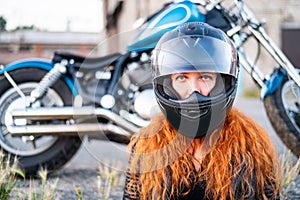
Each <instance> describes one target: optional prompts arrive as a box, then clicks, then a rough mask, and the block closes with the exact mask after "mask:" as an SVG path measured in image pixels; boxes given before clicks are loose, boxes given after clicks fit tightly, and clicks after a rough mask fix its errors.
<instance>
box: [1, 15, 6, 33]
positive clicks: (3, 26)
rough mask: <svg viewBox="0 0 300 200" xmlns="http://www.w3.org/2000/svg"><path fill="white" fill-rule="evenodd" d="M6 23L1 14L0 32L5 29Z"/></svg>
mask: <svg viewBox="0 0 300 200" xmlns="http://www.w3.org/2000/svg"><path fill="white" fill-rule="evenodd" d="M6 24H7V21H6V19H5V18H4V17H3V16H0V32H1V31H6Z"/></svg>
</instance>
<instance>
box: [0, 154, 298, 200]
mask: <svg viewBox="0 0 300 200" xmlns="http://www.w3.org/2000/svg"><path fill="white" fill-rule="evenodd" d="M8 160H9V159H8V158H7V159H5V158H4V156H3V153H1V152H0V164H1V168H0V199H1V200H6V199H9V196H10V193H11V192H12V191H13V190H14V192H17V194H18V197H15V196H14V199H20V200H52V199H60V198H59V195H58V194H57V191H56V189H57V183H58V178H57V179H50V180H48V179H47V171H46V170H41V171H40V172H39V183H40V184H38V186H37V183H36V182H35V183H34V181H33V180H30V187H29V190H26V191H24V190H23V191H21V190H19V189H18V188H17V187H16V183H17V182H18V180H20V179H17V178H16V177H17V175H19V176H23V177H25V176H24V174H23V173H22V172H21V171H20V170H18V169H17V162H16V161H15V162H14V163H13V165H9V163H8ZM280 160H281V167H282V170H283V173H284V177H283V180H282V188H281V197H283V199H284V197H285V196H286V191H287V188H288V186H289V185H290V184H291V183H292V182H293V181H294V179H295V177H297V176H298V175H299V173H300V158H299V159H298V160H295V159H294V157H293V155H292V153H291V152H289V151H288V152H286V153H283V154H282V156H281V159H280ZM106 163H107V162H106ZM111 166H115V169H120V168H119V167H117V166H119V164H118V163H110V164H109V166H108V165H104V164H101V163H99V167H98V175H97V174H95V178H96V176H97V182H98V186H97V188H98V191H97V192H98V199H103V200H107V199H111V198H112V195H113V192H114V191H113V189H114V188H116V187H123V184H124V174H123V172H122V171H118V170H115V169H114V168H113V167H111ZM74 192H75V193H76V197H77V199H78V200H82V199H84V195H83V192H82V191H81V189H80V188H79V187H77V186H74Z"/></svg>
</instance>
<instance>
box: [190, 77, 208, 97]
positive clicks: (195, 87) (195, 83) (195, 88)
mask: <svg viewBox="0 0 300 200" xmlns="http://www.w3.org/2000/svg"><path fill="white" fill-rule="evenodd" d="M193 92H199V93H200V94H202V95H203V96H208V95H209V93H210V89H209V87H208V86H207V85H206V84H205V83H203V82H202V81H200V80H191V82H190V91H189V95H191V94H192V93H193Z"/></svg>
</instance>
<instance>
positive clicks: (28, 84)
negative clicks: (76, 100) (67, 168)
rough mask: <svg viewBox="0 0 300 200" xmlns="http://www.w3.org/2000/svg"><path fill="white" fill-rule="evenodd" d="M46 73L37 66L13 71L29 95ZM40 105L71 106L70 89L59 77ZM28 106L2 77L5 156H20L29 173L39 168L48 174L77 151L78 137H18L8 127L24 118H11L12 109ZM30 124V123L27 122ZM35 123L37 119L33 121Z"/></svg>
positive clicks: (1, 136) (0, 106) (0, 105)
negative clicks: (18, 119)
mask: <svg viewBox="0 0 300 200" xmlns="http://www.w3.org/2000/svg"><path fill="white" fill-rule="evenodd" d="M46 73H47V72H46V71H44V70H41V69H37V68H26V69H18V70H15V71H13V72H10V73H9V74H10V76H11V77H12V78H13V80H14V81H15V82H16V84H17V85H18V87H19V88H20V89H21V91H22V92H23V93H24V94H25V97H26V99H27V98H29V96H30V92H31V91H32V90H33V89H34V88H35V87H36V85H37V84H38V82H39V81H40V80H41V79H42V77H43V76H44V75H45V74H46ZM40 102H41V103H40V106H43V107H49V106H63V105H72V93H71V90H70V88H69V87H68V86H67V85H66V83H65V82H64V81H62V80H58V81H57V82H56V83H55V84H54V85H53V86H52V87H51V88H49V90H48V92H47V93H46V94H45V96H44V97H43V98H42V99H41V101H40ZM14 108H25V103H24V99H22V98H21V96H20V95H19V94H18V93H17V91H16V90H15V89H14V88H13V87H12V86H11V84H10V83H9V82H8V81H7V79H6V78H5V77H4V76H1V77H0V111H1V113H0V120H1V129H0V146H1V149H2V151H3V153H4V155H5V156H8V155H9V156H10V158H11V160H13V159H14V158H17V159H18V165H19V167H20V168H21V170H23V171H24V172H25V175H26V176H36V175H37V173H38V171H39V170H40V169H46V170H47V172H48V173H51V172H53V171H54V170H57V169H59V168H61V167H62V166H63V165H64V164H66V163H67V162H68V161H69V160H70V159H71V158H72V157H73V155H74V154H75V153H76V152H77V150H78V149H79V148H80V145H81V142H82V141H81V138H80V137H79V136H64V133H61V134H60V135H59V136H39V137H37V136H18V137H12V135H11V134H10V133H9V131H8V130H7V128H6V127H7V126H9V125H11V124H12V123H15V124H17V125H18V124H20V123H21V125H22V123H23V124H24V120H23V121H22V120H20V121H17V120H14V121H13V120H12V117H11V115H10V112H9V111H10V110H12V109H14ZM25 123H27V122H25ZM31 123H32V124H34V123H35V124H37V123H38V122H36V121H33V122H31ZM47 123H65V122H63V121H58V120H56V121H53V122H52V121H47Z"/></svg>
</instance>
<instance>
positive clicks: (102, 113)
mask: <svg viewBox="0 0 300 200" xmlns="http://www.w3.org/2000/svg"><path fill="white" fill-rule="evenodd" d="M11 115H12V117H13V118H14V119H28V120H54V119H66V120H67V119H80V118H92V117H103V118H106V119H108V120H111V121H112V122H114V123H116V124H117V125H118V126H119V127H121V128H122V129H124V130H126V131H127V132H129V133H135V132H137V131H138V130H139V127H138V126H135V125H133V124H132V123H130V122H129V121H127V120H125V119H124V118H122V117H120V116H119V115H117V114H115V113H113V112H111V111H109V110H106V109H103V108H95V107H92V106H84V107H79V108H76V107H71V106H68V107H49V108H47V107H42V108H26V109H15V110H12V111H11ZM31 126H33V128H30V127H31ZM38 126H39V127H44V126H45V128H46V129H48V130H51V132H53V131H54V132H56V129H58V132H64V131H63V130H64V129H65V132H74V131H75V129H80V130H81V131H82V132H97V131H99V126H98V125H97V124H90V125H89V126H87V125H85V124H77V125H74V126H75V127H73V126H72V125H65V124H64V125H55V124H53V125H38ZM46 126H48V127H46ZM81 126H82V127H81ZM18 127H19V126H12V127H11V128H12V129H11V130H13V129H15V128H16V129H17V128H18ZM21 127H22V126H20V128H21ZM29 128H30V130H31V131H30V132H34V133H37V132H38V131H36V130H37V129H39V128H38V127H35V126H34V125H27V126H24V127H23V128H22V131H25V132H26V130H29ZM54 129H55V130H54ZM42 131H43V130H42ZM81 131H78V130H77V131H75V132H81ZM14 132H21V130H20V131H14ZM25 132H23V133H25ZM49 132H50V131H49ZM16 134H17V133H16Z"/></svg>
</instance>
